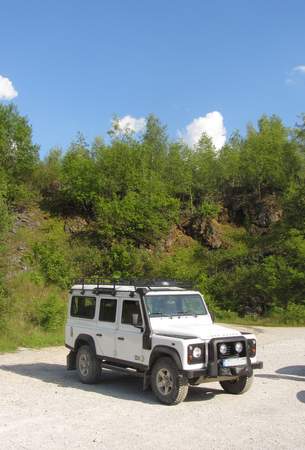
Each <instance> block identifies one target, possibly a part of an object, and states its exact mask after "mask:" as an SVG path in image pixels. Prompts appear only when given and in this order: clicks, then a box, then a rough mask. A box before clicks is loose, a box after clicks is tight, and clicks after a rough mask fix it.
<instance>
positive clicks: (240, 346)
mask: <svg viewBox="0 0 305 450" xmlns="http://www.w3.org/2000/svg"><path fill="white" fill-rule="evenodd" d="M235 351H236V352H237V353H241V352H242V351H243V344H242V343H241V342H236V344H235Z"/></svg>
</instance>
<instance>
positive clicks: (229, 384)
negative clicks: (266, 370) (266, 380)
mask: <svg viewBox="0 0 305 450" xmlns="http://www.w3.org/2000/svg"><path fill="white" fill-rule="evenodd" d="M219 383H220V385H221V387H222V388H223V390H224V391H225V392H227V393H228V394H235V395H238V394H244V393H245V392H247V391H248V390H249V389H250V387H251V386H252V383H253V376H252V377H240V378H237V380H232V381H231V380H226V381H220V382H219Z"/></svg>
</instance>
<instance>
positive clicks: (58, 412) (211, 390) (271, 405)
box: [0, 327, 305, 450]
mask: <svg viewBox="0 0 305 450" xmlns="http://www.w3.org/2000/svg"><path fill="white" fill-rule="evenodd" d="M243 328H245V327H243ZM256 334H257V338H258V349H259V350H258V353H259V354H258V356H259V358H260V359H262V360H263V361H264V365H265V366H264V369H263V370H260V371H256V377H255V382H254V385H253V387H252V389H251V390H250V391H249V392H248V393H246V394H244V395H243V396H231V395H228V394H225V393H223V391H222V390H221V389H220V386H219V385H218V384H216V383H214V384H210V385H202V386H200V387H192V388H190V391H189V395H188V397H187V399H186V401H185V402H184V403H182V404H180V405H178V406H173V407H168V406H164V405H160V404H159V403H158V402H157V401H156V400H155V398H154V396H153V394H152V393H151V392H150V391H148V392H142V389H141V380H140V379H137V378H132V377H128V376H124V375H117V374H106V375H105V377H104V379H103V380H102V381H101V382H100V383H99V384H98V385H96V386H84V385H82V384H80V383H79V382H78V381H77V378H76V374H75V373H74V372H67V371H66V369H65V356H66V353H67V352H66V350H65V349H64V348H62V347H61V348H51V349H44V350H22V351H19V352H17V353H13V354H2V355H0V448H1V449H3V450H4V449H5V450H11V449H12V450H13V449H14V450H19V449H31V450H35V449H54V450H61V449H69V450H71V449H109V450H110V449H111V450H113V449H165V448H167V449H168V448H173V449H245V448H246V449H273V448H276V449H305V328H262V327H257V328H256Z"/></svg>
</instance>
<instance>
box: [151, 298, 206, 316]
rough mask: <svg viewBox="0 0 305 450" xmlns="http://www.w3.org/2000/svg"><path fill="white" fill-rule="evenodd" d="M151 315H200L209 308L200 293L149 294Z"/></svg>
mask: <svg viewBox="0 0 305 450" xmlns="http://www.w3.org/2000/svg"><path fill="white" fill-rule="evenodd" d="M145 303H146V307H147V311H148V314H149V316H150V317H166V316H169V317H171V316H198V315H206V314H207V310H206V308H205V306H204V303H203V301H202V298H201V297H200V295H198V294H176V295H149V296H147V297H145Z"/></svg>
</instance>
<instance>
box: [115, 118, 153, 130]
mask: <svg viewBox="0 0 305 450" xmlns="http://www.w3.org/2000/svg"><path fill="white" fill-rule="evenodd" d="M117 125H118V127H119V129H120V131H122V132H128V131H133V132H135V133H139V132H141V131H144V130H145V127H146V119H144V117H140V118H139V119H137V118H136V117H132V116H128V115H127V116H124V117H122V118H121V119H119V120H118V122H117Z"/></svg>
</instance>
